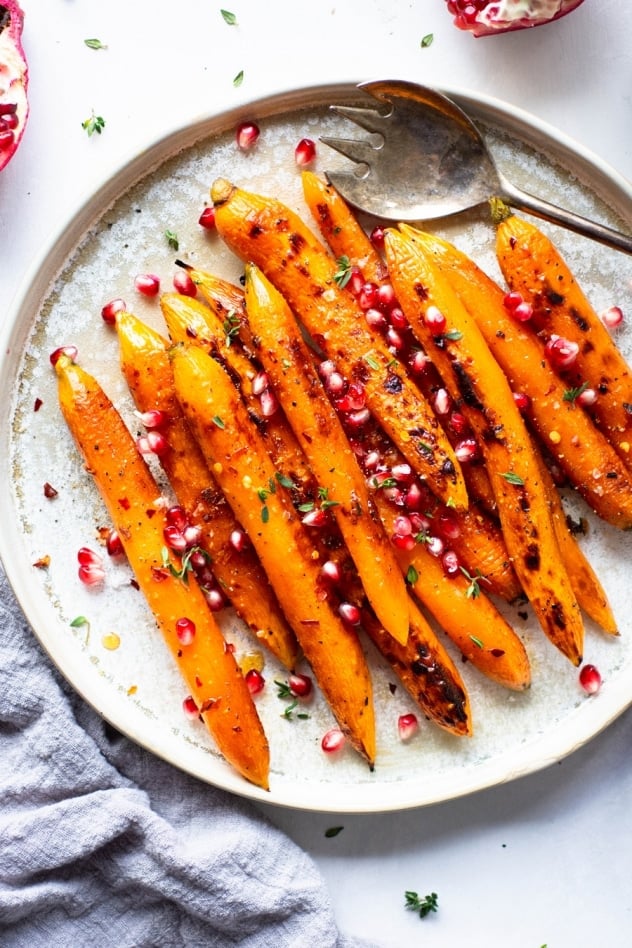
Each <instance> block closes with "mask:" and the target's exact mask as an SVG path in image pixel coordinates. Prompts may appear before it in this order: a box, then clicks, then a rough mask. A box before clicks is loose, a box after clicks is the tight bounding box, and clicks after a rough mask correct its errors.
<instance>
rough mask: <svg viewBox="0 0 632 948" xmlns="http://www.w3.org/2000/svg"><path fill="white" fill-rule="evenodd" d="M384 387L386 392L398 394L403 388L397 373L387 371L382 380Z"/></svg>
mask: <svg viewBox="0 0 632 948" xmlns="http://www.w3.org/2000/svg"><path fill="white" fill-rule="evenodd" d="M384 388H385V389H386V391H387V392H390V394H391V395H398V394H399V393H400V392H401V390H402V388H403V383H402V380H401V378H400V377H399V375H397V374H396V373H395V372H389V373H388V375H387V376H386V381H385V382H384Z"/></svg>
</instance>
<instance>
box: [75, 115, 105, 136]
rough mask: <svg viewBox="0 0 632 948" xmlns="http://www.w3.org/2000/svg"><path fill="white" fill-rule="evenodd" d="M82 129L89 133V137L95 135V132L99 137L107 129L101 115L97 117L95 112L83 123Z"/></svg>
mask: <svg viewBox="0 0 632 948" xmlns="http://www.w3.org/2000/svg"><path fill="white" fill-rule="evenodd" d="M81 127H82V128H83V129H84V130H85V131H86V132H87V133H88V136H89V137H91V136H92V135H94V133H95V132H96V133H97V135H100V134H101V132H102V131H103V129H104V128H105V119H104V118H102V117H101V116H100V115H95V114H94V111H93V112H92V113H91V114H90V117H89V118H87V119H84V121H83V122H82V123H81Z"/></svg>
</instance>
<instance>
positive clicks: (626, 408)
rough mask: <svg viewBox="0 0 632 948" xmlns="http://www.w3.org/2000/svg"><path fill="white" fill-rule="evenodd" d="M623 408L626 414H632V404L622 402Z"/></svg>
mask: <svg viewBox="0 0 632 948" xmlns="http://www.w3.org/2000/svg"><path fill="white" fill-rule="evenodd" d="M600 387H601V386H600ZM623 410H624V411H626V412H627V413H628V415H632V404H631V403H630V402H623Z"/></svg>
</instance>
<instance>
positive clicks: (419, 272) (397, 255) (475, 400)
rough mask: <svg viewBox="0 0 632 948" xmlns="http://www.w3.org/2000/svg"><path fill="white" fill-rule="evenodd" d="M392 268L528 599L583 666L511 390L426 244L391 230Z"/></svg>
mask: <svg viewBox="0 0 632 948" xmlns="http://www.w3.org/2000/svg"><path fill="white" fill-rule="evenodd" d="M385 252H386V260H387V263H388V267H389V273H390V276H391V280H392V282H393V285H394V287H395V290H396V293H397V297H398V299H399V302H400V305H401V306H402V308H403V310H404V312H405V314H406V316H407V319H408V322H409V324H410V326H411V328H412V330H413V332H415V334H417V335H418V338H419V339H420V341H421V342H422V344H423V345H424V347H425V348H426V349H427V351H428V353H429V355H430V356H431V358H432V359H433V361H434V362H435V364H436V366H437V368H438V370H439V372H440V373H441V376H442V378H443V380H444V383H445V385H446V388H447V389H448V391H449V392H450V393H451V395H452V397H453V399H454V400H455V402H456V403H457V404H459V405H460V406H461V407H460V410H461V411H462V412H463V413H464V414H465V415H466V417H467V418H468V420H469V422H470V425H471V427H472V429H473V430H474V431H475V432H476V435H477V439H478V442H479V444H480V447H481V451H483V452H484V456H485V458H486V461H487V466H488V473H489V475H490V479H491V482H492V486H493V488H494V494H495V496H496V502H497V505H498V515H499V519H500V523H501V526H502V529H503V535H504V538H505V543H506V544H507V549H508V550H509V553H510V555H511V557H512V562H513V565H514V569H515V570H516V573H517V575H518V578H519V580H520V583H521V585H522V588H523V590H524V593H525V595H526V596H527V598H528V599H529V601H530V603H531V606H532V608H533V611H534V613H535V615H536V617H537V619H538V621H539V623H540V625H541V627H542V629H543V631H544V632H545V634H546V635H547V636H548V638H549V639H550V641H551V642H552V643H553V644H554V645H555V646H556V647H557V648H558V649H559V650H560V651H561V652H562V653H563V654H564V655H565V656H566V657H567V658H568V659H569V660H570V661H571V662H572V663H573V664H575V665H578V664H580V663H581V658H582V649H583V623H582V617H581V612H580V609H579V606H578V603H577V600H576V598H575V595H574V593H573V590H572V586H571V583H570V580H569V578H568V575H567V574H566V572H565V570H564V567H563V566H562V565H561V564H560V552H559V547H558V544H557V539H556V537H555V531H554V529H553V524H552V520H551V515H550V510H549V507H548V504H547V503H546V499H545V498H544V496H543V494H542V491H541V487H540V471H539V466H538V462H537V459H536V457H535V455H534V451H533V445H532V443H531V440H530V438H529V435H528V432H527V429H526V427H525V423H524V420H523V418H522V417H521V415H520V413H519V411H518V408H517V406H516V404H515V401H514V399H513V395H512V392H511V389H510V387H509V383H508V381H507V379H506V377H505V375H504V374H503V372H502V370H501V368H500V366H499V365H498V363H497V362H496V361H495V359H494V358H493V356H492V354H491V352H490V350H489V347H488V346H487V344H486V342H485V339H484V337H483V335H482V333H481V332H480V330H479V329H478V327H477V325H476V323H475V321H474V320H473V319H472V318H471V316H470V315H469V313H468V311H467V310H466V308H465V306H464V305H463V303H462V302H461V300H460V299H459V297H458V295H457V294H456V292H455V291H454V290H453V289H452V286H451V285H450V283H449V281H448V280H447V279H446V277H445V275H444V274H442V273H441V271H440V269H439V268H438V267H436V265H435V264H434V261H433V258H432V254H431V253H430V252H429V251H428V250H427V249H425V243H424V236H423V234H422V232H421V231H416V230H415V228H411V227H409V226H405V225H401V229H400V230H399V231H397V230H389V231H387V234H386V242H385Z"/></svg>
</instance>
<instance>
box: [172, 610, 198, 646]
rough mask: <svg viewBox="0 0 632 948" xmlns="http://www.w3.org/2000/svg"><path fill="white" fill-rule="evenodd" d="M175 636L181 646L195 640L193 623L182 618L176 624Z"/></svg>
mask: <svg viewBox="0 0 632 948" xmlns="http://www.w3.org/2000/svg"><path fill="white" fill-rule="evenodd" d="M176 635H177V636H178V642H180V644H181V645H190V644H191V642H192V641H193V639H194V638H195V622H192V621H191V619H188V618H187V617H186V616H183V617H182V619H178V621H177V622H176Z"/></svg>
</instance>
